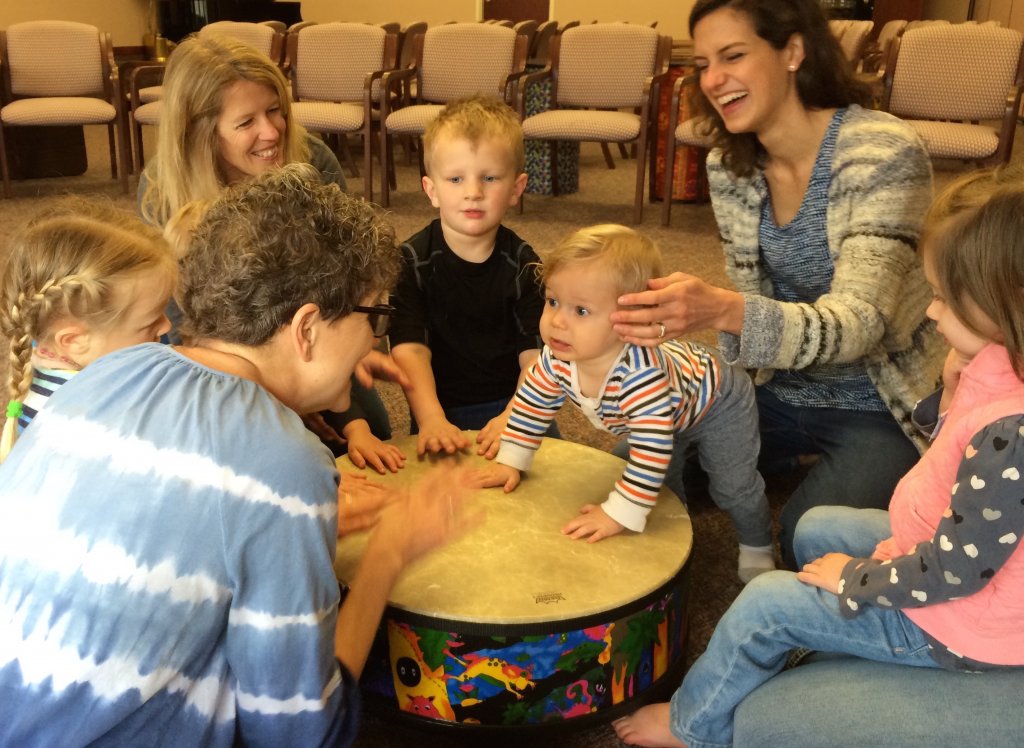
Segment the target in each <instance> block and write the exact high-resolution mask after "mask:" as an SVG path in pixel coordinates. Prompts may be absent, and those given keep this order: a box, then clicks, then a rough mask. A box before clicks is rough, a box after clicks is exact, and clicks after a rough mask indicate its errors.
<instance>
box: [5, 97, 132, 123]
mask: <svg viewBox="0 0 1024 748" xmlns="http://www.w3.org/2000/svg"><path fill="white" fill-rule="evenodd" d="M116 117H117V110H116V109H114V106H113V105H112V104H109V103H107V102H106V101H102V100H100V99H89V98H85V97H80V96H67V97H63V96H62V97H60V98H40V99H21V100H20V101H12V102H11V103H10V104H8V105H7V106H5V107H4V108H3V109H0V119H2V120H3V122H4V124H7V125H19V126H20V125H65V124H67V125H105V124H107V123H109V122H112V121H113V120H114V119H115V118H116Z"/></svg>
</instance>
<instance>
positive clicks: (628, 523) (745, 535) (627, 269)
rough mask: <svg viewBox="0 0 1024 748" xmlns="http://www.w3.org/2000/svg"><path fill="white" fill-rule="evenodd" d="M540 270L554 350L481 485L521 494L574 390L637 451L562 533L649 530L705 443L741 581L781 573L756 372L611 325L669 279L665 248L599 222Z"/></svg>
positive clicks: (524, 395)
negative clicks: (637, 340) (691, 451)
mask: <svg viewBox="0 0 1024 748" xmlns="http://www.w3.org/2000/svg"><path fill="white" fill-rule="evenodd" d="M539 275H540V278H541V280H542V282H543V284H544V312H543V315H542V316H541V321H540V332H541V337H542V338H543V340H544V348H543V350H542V352H541V356H540V358H539V359H538V361H537V363H536V364H534V366H533V367H532V368H531V369H530V371H529V373H528V374H527V376H526V378H525V380H524V381H523V383H522V385H520V387H519V390H518V392H517V393H516V395H515V400H514V405H513V410H512V414H511V416H510V418H509V420H508V426H507V428H506V430H505V433H504V434H503V435H502V442H501V448H500V450H499V452H498V455H497V457H496V458H495V461H494V463H493V464H492V465H489V466H487V467H486V468H482V469H480V470H478V471H475V472H474V473H473V476H474V482H475V483H476V485H477V486H479V487H489V486H502V487H503V488H504V490H505V491H506V492H509V491H512V490H514V489H515V487H516V486H517V485H518V484H519V481H520V477H521V473H522V471H524V470H528V469H529V468H530V465H531V463H532V461H533V455H534V453H535V452H536V450H537V449H538V448H539V447H540V445H541V438H542V436H543V435H544V433H545V432H546V431H547V429H548V426H549V425H550V423H551V421H552V420H553V419H554V418H555V414H556V413H557V412H558V410H559V408H560V407H561V406H562V404H563V403H564V402H565V400H566V398H568V399H569V400H571V401H572V402H573V403H574V404H575V405H576V406H577V407H578V408H580V410H581V411H582V412H583V413H584V415H586V417H587V418H588V419H589V420H590V422H591V423H593V424H594V425H595V426H596V427H597V428H599V429H602V430H604V431H609V432H611V433H613V434H617V435H619V436H624V437H626V439H627V440H628V445H629V452H628V459H627V462H626V466H625V469H624V470H623V472H622V476H621V477H620V478H619V479H618V480H617V481H616V483H615V485H614V486H613V487H612V490H611V491H610V492H609V494H608V498H607V499H606V500H605V501H604V502H603V503H601V504H600V505H594V504H586V505H584V506H583V507H581V508H580V513H579V514H578V515H577V516H576V517H574V518H572V519H571V520H570V521H569V522H568V523H566V524H565V525H564V526H563V527H562V533H563V534H565V535H568V536H569V537H571V538H574V539H579V538H587V539H588V541H589V542H591V543H593V542H597V541H598V540H601V539H602V538H606V537H609V536H611V535H615V534H618V533H620V532H622V530H623V529H628V530H633V531H636V532H641V531H643V529H644V527H645V525H646V522H647V515H648V514H649V513H650V511H651V509H652V508H653V506H654V503H655V501H656V500H657V497H658V493H659V492H660V490H661V487H662V484H663V483H664V482H665V478H666V475H669V474H674V472H675V471H682V468H683V461H684V456H685V454H686V452H687V449H688V447H689V446H690V445H695V446H696V449H697V454H698V456H699V459H700V463H701V466H702V467H703V469H704V470H705V471H706V472H707V474H708V477H709V479H710V484H709V493H710V495H711V498H712V499H713V500H714V502H715V504H716V505H717V506H718V507H720V508H722V509H724V510H726V511H727V512H728V513H729V515H730V517H731V518H732V521H733V523H734V525H735V527H736V532H737V535H738V536H739V542H740V555H739V565H738V574H739V577H740V579H741V580H742V581H743V582H748V581H750V580H751V579H752V578H753V577H755V576H757V575H758V574H760V573H762V572H765V571H769V570H771V569H774V568H775V563H774V557H773V553H772V541H771V516H770V512H769V509H768V500H767V498H766V496H765V493H764V480H763V479H762V478H761V475H760V473H758V471H757V456H758V451H759V449H760V436H759V434H758V427H757V406H756V403H755V400H754V388H753V384H752V382H751V380H750V377H749V376H748V375H747V374H746V372H744V371H743V370H742V369H739V368H738V367H735V366H732V365H729V364H726V363H725V362H723V361H721V360H719V359H718V357H717V356H716V354H715V353H714V352H713V351H712V350H711V349H709V348H707V347H705V346H702V345H700V344H697V343H691V342H686V341H679V340H668V341H663V342H661V343H659V344H658V345H656V346H653V347H644V346H638V345H633V344H630V343H624V342H623V341H622V340H621V339H620V338H619V336H618V334H617V333H616V332H615V331H614V330H613V329H612V323H611V320H610V319H609V315H610V314H611V313H612V312H614V311H616V309H617V308H618V306H617V299H618V297H619V296H620V295H622V294H624V293H629V292H633V291H638V290H642V289H644V288H646V287H647V281H648V279H649V278H655V277H660V276H661V275H662V267H661V255H660V252H659V251H658V248H657V246H655V244H654V243H653V242H652V241H651V240H650V239H649V238H648V237H646V236H644V235H643V234H641V233H639V232H637V231H634V230H632V229H629V228H626V227H625V226H618V225H611V224H609V225H600V226H592V227H590V228H586V229H582V230H580V231H577V232H575V233H574V234H572V235H571V236H569V237H568V238H567V239H565V240H564V241H563V242H561V244H559V245H558V246H557V247H556V248H555V249H554V251H552V252H551V253H549V254H548V255H547V256H546V257H545V259H544V261H543V263H542V264H541V266H540V268H539ZM677 483H680V484H681V481H677Z"/></svg>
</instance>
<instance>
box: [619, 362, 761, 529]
mask: <svg viewBox="0 0 1024 748" xmlns="http://www.w3.org/2000/svg"><path fill="white" fill-rule="evenodd" d="M719 373H720V379H719V383H718V392H717V393H716V394H715V401H714V402H713V403H712V404H711V407H710V408H709V409H708V411H707V413H705V414H704V417H703V418H702V419H701V420H700V422H699V423H697V424H696V425H694V426H691V427H690V428H688V429H685V430H683V431H678V432H676V435H675V438H674V441H673V444H672V459H671V460H669V464H668V469H667V471H666V472H665V486H666V487H667V488H669V489H670V490H671V491H673V492H674V493H675V494H676V495H677V496H678V497H679V498H680V499H682V500H683V502H684V503H685V502H686V490H685V488H684V487H683V466H684V465H685V463H686V457H687V453H688V452H689V451H690V449H691V447H695V448H696V452H697V457H698V459H699V460H700V466H701V468H703V470H704V472H706V473H707V475H708V481H709V482H708V493H709V494H710V495H711V500H712V501H714V502H715V506H717V507H718V508H719V509H724V510H725V511H726V512H728V514H729V517H730V519H732V523H733V526H734V527H735V528H736V535H737V536H738V537H739V541H740V543H742V544H743V545H752V546H764V545H770V544H771V542H772V520H771V511H770V509H769V508H768V498H767V497H766V496H765V493H764V480H763V479H762V478H761V474H760V473H759V472H758V471H757V455H758V450H759V446H760V437H759V436H758V430H757V405H756V403H755V401H754V385H753V383H752V382H751V380H750V377H749V376H748V375H747V373H746V372H745V371H743V370H742V369H740V368H739V367H736V366H730V365H729V364H725V363H722V362H721V361H719ZM612 454H615V455H617V456H619V457H622V458H623V459H625V458H626V457H628V455H629V444H628V442H627V441H626V440H623V441H621V442H619V443H618V444H616V445H615V447H614V448H613V449H612Z"/></svg>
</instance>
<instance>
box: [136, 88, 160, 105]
mask: <svg viewBox="0 0 1024 748" xmlns="http://www.w3.org/2000/svg"><path fill="white" fill-rule="evenodd" d="M163 97H164V87H163V86H146V87H145V88H140V89H139V101H141V102H142V103H143V104H148V103H149V102H151V101H158V100H160V99H162V98H163Z"/></svg>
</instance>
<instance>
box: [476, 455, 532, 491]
mask: <svg viewBox="0 0 1024 748" xmlns="http://www.w3.org/2000/svg"><path fill="white" fill-rule="evenodd" d="M521 478H522V473H520V472H519V471H518V470H517V469H516V468H514V467H511V466H510V465H502V464H501V463H500V462H495V463H493V464H491V465H488V466H487V467H482V468H477V469H475V470H468V471H467V472H466V480H467V481H469V482H468V483H467V485H468V486H470V487H471V488H495V487H497V486H501V487H502V488H503V489H504V491H505V493H511V492H512V491H514V490H515V489H516V486H518V485H519V481H520V479H521Z"/></svg>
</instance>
